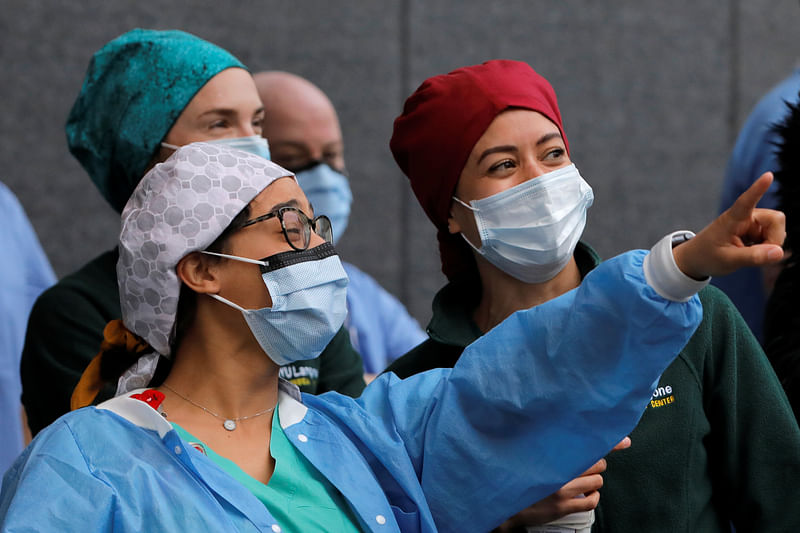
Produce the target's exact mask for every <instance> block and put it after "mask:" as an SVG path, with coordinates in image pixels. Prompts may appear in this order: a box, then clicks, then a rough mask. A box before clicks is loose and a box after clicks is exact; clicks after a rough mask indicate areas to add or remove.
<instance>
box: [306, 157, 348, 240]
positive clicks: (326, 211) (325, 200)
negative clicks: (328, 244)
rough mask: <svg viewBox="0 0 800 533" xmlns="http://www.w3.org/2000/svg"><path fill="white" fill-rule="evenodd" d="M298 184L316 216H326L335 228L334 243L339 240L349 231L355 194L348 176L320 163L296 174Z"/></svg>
mask: <svg viewBox="0 0 800 533" xmlns="http://www.w3.org/2000/svg"><path fill="white" fill-rule="evenodd" d="M295 177H296V178H297V184H298V185H300V188H301V189H303V192H304V193H305V194H306V197H307V198H308V201H309V202H311V205H312V206H314V214H315V215H325V216H327V217H328V218H329V219H330V221H331V227H332V228H333V243H334V244H336V242H337V241H338V240H339V238H340V237H341V236H342V235H343V234H344V230H345V229H347V221H348V219H349V218H350V205H351V204H352V203H353V193H352V192H350V184H349V183H348V181H347V176H345V175H344V174H342V173H341V172H338V171H336V170H334V169H332V168H331V167H329V166H328V165H326V164H325V163H318V164H316V165H314V166H313V167H311V168H309V169H308V170H303V171H300V172H297V173H296V174H295Z"/></svg>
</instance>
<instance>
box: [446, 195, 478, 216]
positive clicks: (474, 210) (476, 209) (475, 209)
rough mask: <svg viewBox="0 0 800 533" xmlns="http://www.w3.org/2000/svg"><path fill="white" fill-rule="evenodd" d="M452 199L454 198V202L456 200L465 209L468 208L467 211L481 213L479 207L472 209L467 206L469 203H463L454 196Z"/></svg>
mask: <svg viewBox="0 0 800 533" xmlns="http://www.w3.org/2000/svg"><path fill="white" fill-rule="evenodd" d="M451 198H453V200H455V201H456V202H458V203H460V204H461V205H463V206H464V207H466V208H467V209H469V210H470V211H473V212H478V211H480V209H478V208H477V207H472V206H471V205H469V204H467V203H464V202H462V201H461V200H459V199H458V198H457V197H456V196H452V197H451Z"/></svg>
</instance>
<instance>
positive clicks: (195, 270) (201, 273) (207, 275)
mask: <svg viewBox="0 0 800 533" xmlns="http://www.w3.org/2000/svg"><path fill="white" fill-rule="evenodd" d="M216 264H217V262H216V261H213V260H212V259H210V258H209V257H208V256H206V255H204V254H201V253H200V252H192V253H190V254H188V255H186V256H185V257H184V258H183V259H181V260H180V261H178V265H177V266H176V267H175V272H176V273H177V274H178V278H179V279H180V280H181V281H182V282H183V283H185V284H186V286H187V287H189V288H190V289H192V290H193V291H194V292H197V293H206V294H209V293H210V294H216V293H218V292H219V289H220V286H219V285H220V283H219V278H218V277H217V273H216V268H214V267H215V266H216Z"/></svg>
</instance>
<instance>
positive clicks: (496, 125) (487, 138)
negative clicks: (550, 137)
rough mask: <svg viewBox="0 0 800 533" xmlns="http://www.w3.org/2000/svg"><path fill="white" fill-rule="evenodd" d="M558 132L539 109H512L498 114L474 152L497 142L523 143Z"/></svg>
mask: <svg viewBox="0 0 800 533" xmlns="http://www.w3.org/2000/svg"><path fill="white" fill-rule="evenodd" d="M550 133H558V134H559V135H560V133H561V132H560V131H559V129H558V126H556V125H555V124H554V123H553V122H551V121H550V119H548V118H547V117H545V116H544V115H542V114H541V113H539V112H537V111H531V110H529V109H510V110H508V111H504V112H502V113H500V114H499V115H497V116H496V117H495V118H494V120H493V121H492V123H491V124H489V127H488V128H486V131H485V132H484V133H483V135H482V136H481V138H480V139H478V142H477V143H475V146H474V147H473V152H475V151H476V150H481V149H485V148H488V147H489V145H494V144H497V143H506V142H513V143H523V142H525V141H532V142H536V141H538V140H539V139H540V138H541V137H542V136H543V135H547V134H550Z"/></svg>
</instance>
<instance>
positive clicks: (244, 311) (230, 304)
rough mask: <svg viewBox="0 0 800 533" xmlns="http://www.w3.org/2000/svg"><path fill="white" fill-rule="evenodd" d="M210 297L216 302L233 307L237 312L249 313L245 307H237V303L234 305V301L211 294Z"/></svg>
mask: <svg viewBox="0 0 800 533" xmlns="http://www.w3.org/2000/svg"><path fill="white" fill-rule="evenodd" d="M208 295H209V296H211V297H212V298H214V299H215V300H218V301H220V302H222V303H224V304H225V305H228V306H230V307H233V308H234V309H236V310H237V311H241V312H242V313H247V311H249V310H248V309H245V308H244V307H241V306H239V305H236V304H235V303H233V302H232V301H230V300H228V299H227V298H223V297H222V296H220V295H219V294H210V293H209V294H208Z"/></svg>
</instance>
